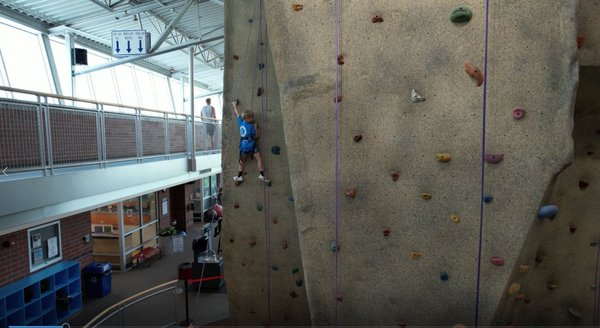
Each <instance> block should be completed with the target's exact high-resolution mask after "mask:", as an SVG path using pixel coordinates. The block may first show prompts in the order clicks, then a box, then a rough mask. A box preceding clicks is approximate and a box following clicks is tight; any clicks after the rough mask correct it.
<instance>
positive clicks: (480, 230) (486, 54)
mask: <svg viewBox="0 0 600 328" xmlns="http://www.w3.org/2000/svg"><path fill="white" fill-rule="evenodd" d="M489 8H490V3H489V0H485V51H484V60H483V118H482V121H483V122H482V125H481V193H480V195H479V244H478V250H477V293H476V298H475V327H477V326H478V324H479V297H480V295H479V294H480V288H481V251H482V244H483V197H484V189H485V131H486V129H485V128H486V126H485V119H486V111H487V67H488V30H489Z"/></svg>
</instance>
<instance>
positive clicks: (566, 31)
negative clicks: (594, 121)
mask: <svg viewBox="0 0 600 328" xmlns="http://www.w3.org/2000/svg"><path fill="white" fill-rule="evenodd" d="M265 5H266V8H267V11H266V15H267V19H268V23H269V42H270V45H271V49H272V51H273V58H274V61H275V70H276V76H277V84H278V87H279V93H280V101H281V108H282V113H283V126H284V130H285V142H286V147H287V148H286V151H287V152H286V153H287V154H288V155H289V158H290V159H291V160H290V162H289V174H290V177H291V183H292V187H293V191H294V199H295V203H294V205H295V211H296V219H297V222H298V229H299V236H300V244H301V249H302V259H303V264H304V270H305V272H304V275H305V278H306V288H307V297H308V302H309V307H310V315H311V319H312V324H313V325H333V324H335V325H398V324H400V325H403V324H407V325H449V324H450V325H451V324H457V323H463V324H467V325H474V324H481V325H487V324H489V323H492V321H493V316H494V312H495V311H496V308H497V305H498V304H499V302H500V300H501V298H502V296H503V295H504V294H505V290H506V288H507V287H508V285H509V280H510V279H509V278H510V276H511V270H512V268H513V267H515V265H517V258H518V256H519V253H520V251H521V248H522V246H523V243H524V241H525V238H526V235H527V232H528V230H529V228H530V227H531V225H532V223H533V222H535V221H536V220H538V219H537V212H538V208H540V207H541V206H542V205H546V204H545V200H546V199H545V198H544V193H545V191H546V190H547V188H548V185H549V184H550V182H551V179H552V177H553V176H554V175H555V174H556V173H558V172H559V171H560V170H561V169H562V168H563V167H564V166H565V165H567V164H568V163H569V162H570V161H571V159H572V152H573V143H572V138H571V131H572V108H573V104H574V96H575V89H576V85H577V77H578V64H577V60H576V58H577V47H576V42H575V39H576V32H577V31H576V26H575V21H576V20H575V12H576V7H577V5H578V2H577V1H557V0H556V1H544V4H543V6H542V5H540V3H539V1H522V0H520V1H516V0H513V1H511V0H490V1H489V2H487V1H475V0H467V1H454V0H452V1H434V0H424V1H409V0H404V1H400V0H387V1H383V0H380V1H375V0H374V1H361V0H345V1H339V2H337V1H333V0H311V1H306V2H300V1H281V0H276V1H275V0H273V1H266V2H265ZM469 12H471V13H472V17H471V18H470V20H469V17H470V15H469ZM450 18H452V21H451V19H450ZM236 46H239V47H242V45H241V44H240V43H239V42H238V43H237V44H236ZM467 73H468V74H467ZM247 86H248V87H249V85H247ZM413 89H414V90H415V93H416V94H413V97H411V91H412V90H413ZM254 92H256V89H254ZM421 98H425V99H421ZM413 100H414V101H413ZM230 172H232V171H230ZM244 195H245V196H250V194H248V193H244ZM250 205H251V204H250ZM237 250H238V249H236V251H237Z"/></svg>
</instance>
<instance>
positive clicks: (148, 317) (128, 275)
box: [68, 223, 229, 327]
mask: <svg viewBox="0 0 600 328" xmlns="http://www.w3.org/2000/svg"><path fill="white" fill-rule="evenodd" d="M201 230H202V224H201V223H195V224H194V227H193V228H192V231H191V232H190V233H189V234H188V236H187V237H186V238H185V252H184V253H182V254H174V255H170V256H163V257H162V259H160V260H155V261H154V262H153V264H152V265H151V266H150V267H144V266H140V267H137V268H134V269H132V270H130V271H128V272H113V273H112V277H111V278H112V288H111V292H110V294H108V295H106V296H104V297H103V298H90V297H87V298H85V299H84V304H83V310H82V311H81V312H80V313H79V314H77V315H75V316H73V317H72V318H70V319H69V320H68V323H69V324H70V325H71V327H76V326H84V325H85V324H86V323H88V322H89V321H90V320H91V319H92V318H94V317H95V316H96V315H97V314H99V313H100V312H102V311H103V310H104V309H106V308H108V307H110V306H111V305H113V304H116V303H118V302H120V301H121V300H124V299H126V298H128V297H130V296H132V295H135V294H137V293H139V292H141V291H144V290H147V289H149V288H152V287H154V286H157V285H160V284H163V283H166V282H169V281H173V280H176V279H177V276H178V267H179V265H180V264H181V263H184V262H192V261H193V252H192V240H193V239H196V238H199V237H200V235H201V233H200V231H201ZM216 247H217V245H214V249H215V250H216ZM183 290H184V284H183V282H182V281H178V282H177V283H176V289H175V293H174V292H173V291H170V292H165V293H161V294H159V295H157V296H154V297H151V298H149V299H147V300H145V301H141V302H139V303H137V304H135V305H133V306H131V307H128V308H126V309H125V310H124V311H123V315H122V316H118V315H116V316H114V317H113V318H111V319H109V320H107V321H106V322H105V323H104V324H103V325H102V326H164V325H167V324H168V323H170V322H178V323H181V322H182V321H184V320H185V318H186V317H185V293H184V292H183ZM188 291H189V292H188V301H189V317H190V320H191V321H193V322H194V323H195V325H207V324H210V323H213V322H218V321H219V322H223V321H224V320H225V319H227V318H228V317H229V307H228V304H227V294H226V293H225V287H223V288H221V289H220V290H212V291H210V292H205V291H204V290H203V291H202V292H201V293H198V292H197V291H196V289H195V288H193V287H192V286H190V287H189V289H188ZM225 321H226V320H225Z"/></svg>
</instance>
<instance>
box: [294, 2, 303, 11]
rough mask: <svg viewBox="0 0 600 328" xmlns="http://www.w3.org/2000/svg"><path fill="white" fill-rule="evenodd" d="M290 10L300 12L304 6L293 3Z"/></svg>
mask: <svg viewBox="0 0 600 328" xmlns="http://www.w3.org/2000/svg"><path fill="white" fill-rule="evenodd" d="M292 9H294V11H300V10H302V9H304V6H303V5H300V4H297V3H295V4H293V5H292Z"/></svg>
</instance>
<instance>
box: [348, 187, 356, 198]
mask: <svg viewBox="0 0 600 328" xmlns="http://www.w3.org/2000/svg"><path fill="white" fill-rule="evenodd" d="M346 197H347V198H350V199H354V198H355V197H356V188H352V189H350V190H348V191H346Z"/></svg>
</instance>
